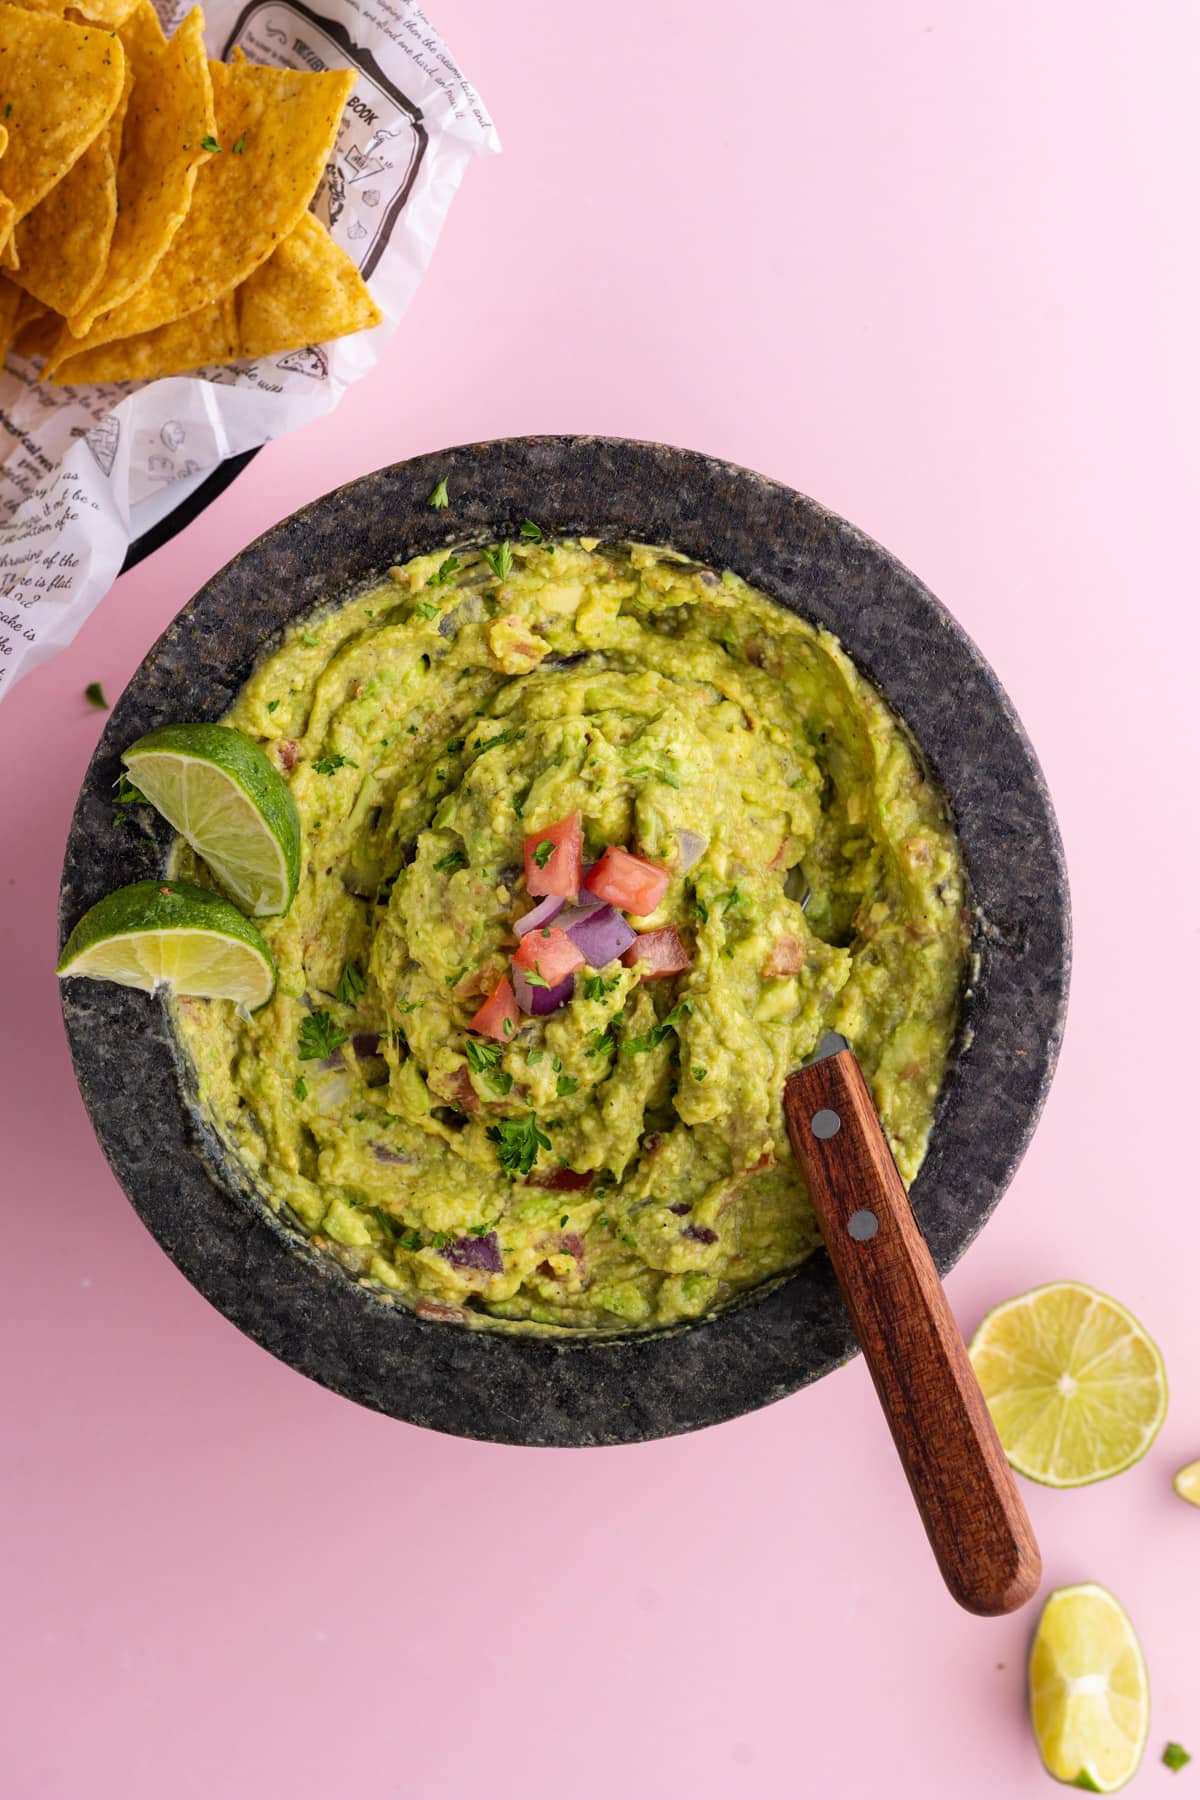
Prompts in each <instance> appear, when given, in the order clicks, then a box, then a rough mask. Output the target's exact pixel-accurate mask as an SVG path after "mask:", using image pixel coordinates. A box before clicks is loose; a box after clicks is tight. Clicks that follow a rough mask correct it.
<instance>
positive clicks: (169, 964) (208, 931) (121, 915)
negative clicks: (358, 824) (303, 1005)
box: [58, 881, 275, 1011]
mask: <svg viewBox="0 0 1200 1800" xmlns="http://www.w3.org/2000/svg"><path fill="white" fill-rule="evenodd" d="M58 973H59V975H60V976H63V977H66V976H68V975H90V976H91V977H92V978H93V979H94V980H96V981H116V982H119V983H120V985H121V986H122V987H132V988H142V989H144V990H145V991H146V992H147V993H153V992H156V991H158V990H163V991H165V992H167V993H171V994H194V995H196V996H197V997H198V998H201V999H210V1000H235V1001H237V1002H238V1004H239V1005H241V1006H246V1007H248V1008H250V1010H251V1011H253V1010H254V1009H255V1008H256V1007H259V1006H265V1005H266V1003H267V1001H268V1000H269V999H270V998H271V995H272V994H273V993H274V992H275V964H274V963H273V962H272V961H271V952H270V951H269V950H268V949H267V946H266V944H265V943H264V942H263V938H262V934H261V933H260V932H259V931H258V930H257V929H256V927H255V926H253V925H252V924H251V923H250V921H249V919H245V918H243V917H242V915H241V913H240V912H239V911H238V909H237V907H236V906H233V905H231V904H230V902H229V901H228V900H223V899H222V898H221V896H220V894H212V893H210V892H209V891H208V889H207V888H200V887H193V886H192V885H191V883H190V882H187V881H135V882H134V883H133V885H132V886H131V887H123V888H118V889H117V891H116V893H115V894H109V895H108V897H107V898H106V899H104V900H100V901H98V902H97V904H96V905H95V906H93V907H92V909H91V911H90V912H86V913H84V915H83V917H82V919H80V921H79V923H78V925H77V926H76V927H75V929H74V931H73V932H72V933H71V935H70V937H69V938H68V939H67V942H66V947H65V948H64V950H63V953H62V956H61V957H60V958H59V963H58Z"/></svg>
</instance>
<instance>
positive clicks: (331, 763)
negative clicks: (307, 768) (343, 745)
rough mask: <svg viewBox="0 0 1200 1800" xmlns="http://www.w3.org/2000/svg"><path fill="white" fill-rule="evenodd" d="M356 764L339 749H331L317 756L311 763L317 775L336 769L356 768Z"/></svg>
mask: <svg viewBox="0 0 1200 1800" xmlns="http://www.w3.org/2000/svg"><path fill="white" fill-rule="evenodd" d="M357 767H358V764H357V763H356V762H354V761H353V760H352V758H350V757H349V756H343V755H342V753H341V751H340V750H331V751H330V752H329V753H328V755H326V756H319V757H318V758H317V760H316V762H315V763H314V764H313V768H314V769H315V770H316V772H317V774H318V775H332V774H333V773H334V772H335V770H337V769H357Z"/></svg>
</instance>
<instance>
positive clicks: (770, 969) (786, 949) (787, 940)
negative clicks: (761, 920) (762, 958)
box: [763, 931, 804, 979]
mask: <svg viewBox="0 0 1200 1800" xmlns="http://www.w3.org/2000/svg"><path fill="white" fill-rule="evenodd" d="M803 967H804V945H803V944H802V943H801V942H800V939H799V938H798V937H796V936H794V935H793V933H792V932H790V931H781V932H780V934H779V936H778V937H777V938H776V939H775V942H774V943H773V944H772V945H771V948H770V949H769V950H768V952H767V960H766V962H765V963H764V964H763V974H764V975H765V976H767V977H768V979H770V978H772V977H779V976H781V975H795V974H796V973H797V971H798V970H800V969H802V968H803Z"/></svg>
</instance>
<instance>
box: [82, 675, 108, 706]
mask: <svg viewBox="0 0 1200 1800" xmlns="http://www.w3.org/2000/svg"><path fill="white" fill-rule="evenodd" d="M83 697H84V699H85V700H86V701H87V703H88V705H89V706H98V707H99V708H100V711H101V712H107V711H108V701H107V700H106V699H105V698H104V689H103V688H102V687H101V685H100V683H99V682H98V681H89V682H88V684H87V686H86V687H85V688H84V690H83Z"/></svg>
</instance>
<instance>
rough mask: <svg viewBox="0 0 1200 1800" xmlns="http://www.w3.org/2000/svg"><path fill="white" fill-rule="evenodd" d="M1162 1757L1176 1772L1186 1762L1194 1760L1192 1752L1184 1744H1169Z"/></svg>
mask: <svg viewBox="0 0 1200 1800" xmlns="http://www.w3.org/2000/svg"><path fill="white" fill-rule="evenodd" d="M1162 1759H1163V1761H1164V1762H1165V1763H1166V1765H1167V1767H1168V1769H1173V1770H1174V1771H1175V1772H1176V1774H1178V1772H1179V1770H1180V1769H1182V1768H1183V1767H1184V1765H1185V1763H1190V1762H1191V1760H1192V1758H1191V1754H1190V1752H1189V1751H1187V1750H1185V1749H1184V1747H1183V1745H1182V1744H1168V1745H1167V1747H1166V1749H1165V1750H1164V1751H1163V1753H1162Z"/></svg>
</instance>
